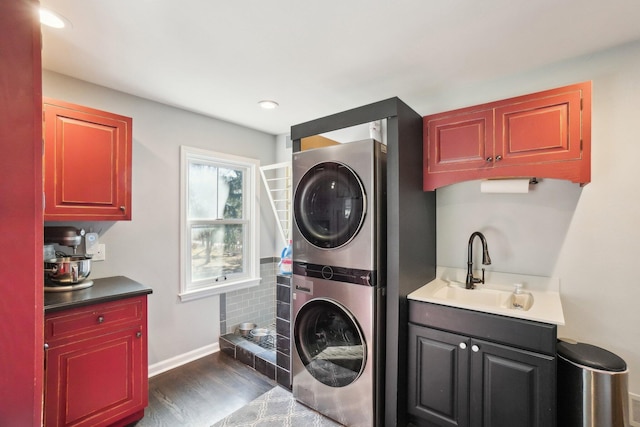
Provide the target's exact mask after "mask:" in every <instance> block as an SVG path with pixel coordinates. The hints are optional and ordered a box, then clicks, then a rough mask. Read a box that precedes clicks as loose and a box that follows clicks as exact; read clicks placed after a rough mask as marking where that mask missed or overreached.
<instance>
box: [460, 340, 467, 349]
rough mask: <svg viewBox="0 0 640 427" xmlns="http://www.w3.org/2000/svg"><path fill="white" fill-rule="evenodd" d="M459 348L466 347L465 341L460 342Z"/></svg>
mask: <svg viewBox="0 0 640 427" xmlns="http://www.w3.org/2000/svg"><path fill="white" fill-rule="evenodd" d="M460 348H461V349H463V350H464V349H466V348H467V344H466V343H463V342H461V343H460Z"/></svg>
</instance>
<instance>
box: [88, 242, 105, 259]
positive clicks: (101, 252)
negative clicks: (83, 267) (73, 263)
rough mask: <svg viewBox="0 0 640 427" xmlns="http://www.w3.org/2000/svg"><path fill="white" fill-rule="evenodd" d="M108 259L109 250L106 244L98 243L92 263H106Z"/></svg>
mask: <svg viewBox="0 0 640 427" xmlns="http://www.w3.org/2000/svg"><path fill="white" fill-rule="evenodd" d="M105 259H107V249H106V247H105V245H104V243H98V244H97V245H95V247H94V251H93V257H92V258H91V260H92V261H104V260H105Z"/></svg>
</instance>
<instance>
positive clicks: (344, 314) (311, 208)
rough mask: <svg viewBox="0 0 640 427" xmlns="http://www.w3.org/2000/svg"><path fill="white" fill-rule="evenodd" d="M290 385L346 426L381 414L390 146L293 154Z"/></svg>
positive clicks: (374, 420) (369, 143)
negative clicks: (386, 218)
mask: <svg viewBox="0 0 640 427" xmlns="http://www.w3.org/2000/svg"><path fill="white" fill-rule="evenodd" d="M293 188H294V195H293V213H294V223H295V226H294V227H293V314H294V321H293V337H294V340H293V341H294V342H293V354H292V362H293V367H292V369H293V379H292V383H293V395H294V397H295V398H296V399H297V400H298V401H300V402H302V403H304V404H305V405H307V406H309V407H311V408H313V409H315V410H316V411H318V412H320V413H322V414H324V415H326V416H328V417H330V418H332V419H334V420H336V421H338V422H339V423H341V424H344V425H348V426H376V425H381V424H382V412H383V405H382V402H381V397H382V396H383V395H384V386H383V378H384V345H385V336H384V329H385V328H384V325H385V321H384V318H385V317H384V313H385V294H386V288H385V285H386V283H385V277H386V274H385V266H386V239H385V235H386V223H385V217H386V216H385V206H386V190H385V188H386V146H385V145H383V144H381V143H379V142H377V141H374V140H372V139H371V140H364V141H357V142H351V143H346V144H340V145H335V146H330V147H323V148H317V149H312V150H308V151H302V152H297V153H294V154H293Z"/></svg>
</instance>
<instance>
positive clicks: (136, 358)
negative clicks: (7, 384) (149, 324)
mask: <svg viewBox="0 0 640 427" xmlns="http://www.w3.org/2000/svg"><path fill="white" fill-rule="evenodd" d="M139 332H140V333H141V328H130V329H126V330H122V331H118V332H115V333H112V334H108V335H105V336H100V337H97V338H92V339H88V340H82V341H77V342H74V343H71V344H68V345H61V346H54V347H52V348H50V349H49V350H48V352H47V385H46V395H45V407H46V414H45V417H46V419H45V426H47V427H49V426H78V427H79V426H99V425H109V424H111V423H113V422H116V421H118V420H119V419H121V418H123V417H126V416H128V415H130V414H132V413H134V412H137V411H138V410H140V409H141V408H144V407H145V406H146V404H147V399H148V398H147V390H146V387H145V384H146V379H145V378H143V375H144V374H145V373H146V370H144V369H143V368H142V364H143V363H145V361H146V359H145V357H144V355H143V351H146V346H144V345H143V342H142V337H141V336H138V333H139ZM143 388H144V390H143Z"/></svg>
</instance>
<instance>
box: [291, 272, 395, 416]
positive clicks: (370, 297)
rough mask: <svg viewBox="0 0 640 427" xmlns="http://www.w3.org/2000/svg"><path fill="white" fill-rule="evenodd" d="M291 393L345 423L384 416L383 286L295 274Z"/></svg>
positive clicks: (306, 403)
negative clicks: (382, 400) (382, 385)
mask: <svg viewBox="0 0 640 427" xmlns="http://www.w3.org/2000/svg"><path fill="white" fill-rule="evenodd" d="M293 287H294V289H293V310H294V323H293V340H294V343H293V354H292V359H293V395H294V397H295V398H296V399H297V400H298V401H300V402H302V403H304V404H305V405H307V406H309V407H311V408H313V409H315V410H316V411H318V412H320V413H322V414H324V415H326V416H328V417H330V418H332V419H334V420H336V421H338V422H340V423H342V424H344V425H347V426H363V427H364V426H375V425H381V422H382V406H383V405H382V404H381V396H382V394H383V392H384V391H383V390H382V388H381V384H382V373H383V364H382V361H383V357H382V355H383V354H382V351H383V346H384V334H383V333H382V331H383V330H384V327H383V319H384V307H385V304H384V290H385V288H382V287H376V286H369V285H363V284H355V283H345V282H338V281H334V280H327V279H322V278H317V277H309V276H302V275H297V274H294V275H293Z"/></svg>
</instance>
